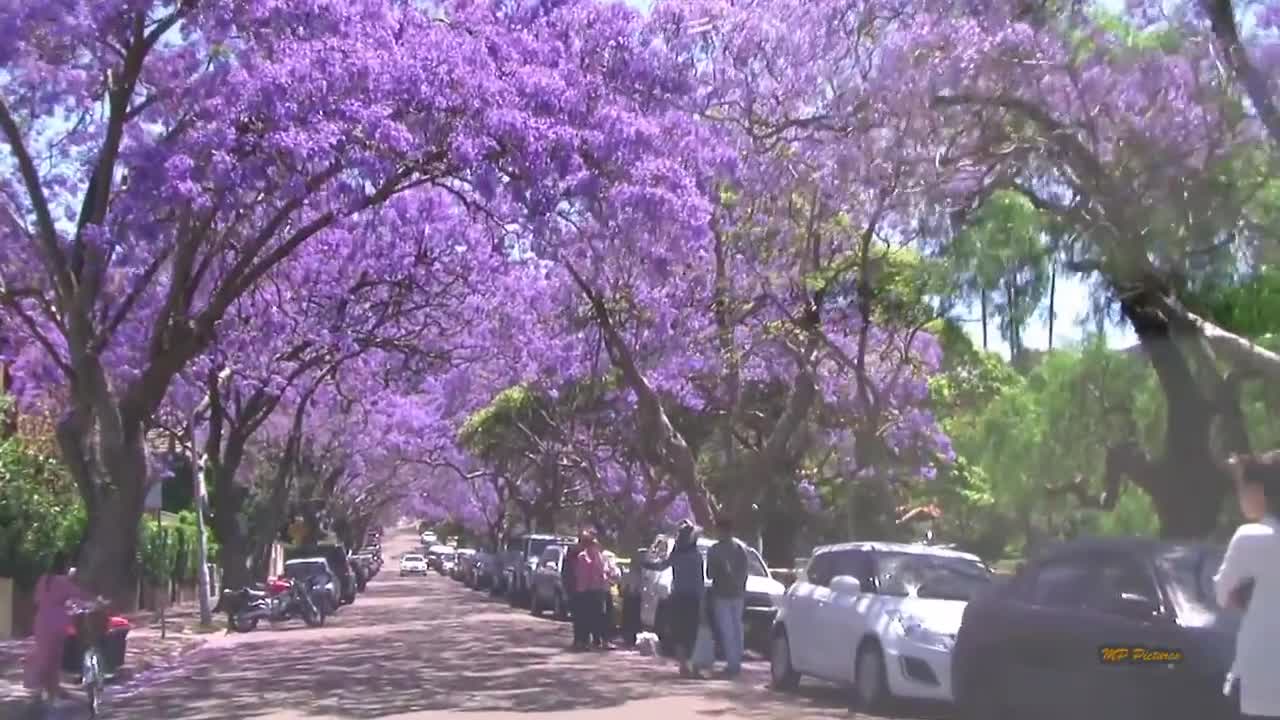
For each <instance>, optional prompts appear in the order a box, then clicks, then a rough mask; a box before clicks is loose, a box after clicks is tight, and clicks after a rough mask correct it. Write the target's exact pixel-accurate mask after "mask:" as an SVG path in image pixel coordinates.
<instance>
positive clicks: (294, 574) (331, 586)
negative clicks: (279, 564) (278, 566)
mask: <svg viewBox="0 0 1280 720" xmlns="http://www.w3.org/2000/svg"><path fill="white" fill-rule="evenodd" d="M284 576H285V577H287V578H289V579H290V580H301V581H306V580H309V579H311V578H318V580H317V584H318V585H319V586H320V587H321V588H323V589H324V599H325V601H326V605H325V607H324V608H323V610H324V612H325V613H326V614H328V613H334V612H337V611H338V606H339V605H341V604H342V593H341V592H340V591H339V590H338V578H337V575H335V574H334V572H333V568H331V567H329V561H328V560H326V559H324V558H323V557H310V558H297V559H295V560H289V561H288V562H286V563H285V564H284Z"/></svg>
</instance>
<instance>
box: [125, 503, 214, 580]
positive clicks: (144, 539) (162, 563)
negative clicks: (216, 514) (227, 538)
mask: <svg viewBox="0 0 1280 720" xmlns="http://www.w3.org/2000/svg"><path fill="white" fill-rule="evenodd" d="M206 538H207V542H208V551H209V557H211V558H213V557H217V553H218V545H217V542H216V541H215V540H214V539H213V538H212V537H211V536H210V535H208V534H206ZM138 563H139V566H140V567H141V568H142V574H143V577H144V578H145V579H146V580H147V582H149V583H151V584H154V585H159V584H163V583H164V582H165V581H172V582H174V583H178V584H184V585H189V584H192V583H194V582H195V581H196V575H197V573H198V572H199V567H200V550H199V546H198V536H197V527H196V515H195V512H193V511H190V510H188V511H184V512H181V513H178V515H177V522H173V523H160V524H157V523H156V521H155V520H154V519H153V518H144V519H143V521H142V526H141V527H140V528H139V529H138Z"/></svg>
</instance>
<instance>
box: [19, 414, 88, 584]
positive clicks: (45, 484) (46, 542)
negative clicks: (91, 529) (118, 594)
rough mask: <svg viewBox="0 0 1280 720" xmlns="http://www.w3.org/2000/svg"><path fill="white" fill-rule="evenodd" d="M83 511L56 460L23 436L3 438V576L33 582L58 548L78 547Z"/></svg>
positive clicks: (73, 486) (69, 549)
mask: <svg viewBox="0 0 1280 720" xmlns="http://www.w3.org/2000/svg"><path fill="white" fill-rule="evenodd" d="M84 527H85V514H84V508H83V506H82V505H81V503H80V498H79V496H78V494H77V492H76V488H75V485H74V483H72V481H71V480H70V479H69V478H68V477H67V476H66V474H65V473H63V471H62V468H61V467H59V465H58V463H57V461H56V460H54V459H53V458H51V457H47V456H44V455H41V454H40V453H38V452H36V451H35V450H34V449H32V448H31V447H30V445H28V444H27V443H26V442H25V441H24V440H23V439H21V438H19V437H10V438H5V439H2V440H0V576H5V577H12V578H14V579H15V580H16V581H17V582H18V584H19V585H20V586H22V587H30V586H31V585H32V584H34V582H35V580H36V579H37V578H39V577H40V575H41V574H42V573H43V572H44V571H45V570H46V569H47V568H48V567H49V563H50V562H51V561H52V559H53V556H54V555H55V554H56V553H58V552H60V551H61V552H65V553H68V554H72V553H74V552H75V551H76V548H77V545H78V544H79V541H80V538H81V536H82V534H83V532H84Z"/></svg>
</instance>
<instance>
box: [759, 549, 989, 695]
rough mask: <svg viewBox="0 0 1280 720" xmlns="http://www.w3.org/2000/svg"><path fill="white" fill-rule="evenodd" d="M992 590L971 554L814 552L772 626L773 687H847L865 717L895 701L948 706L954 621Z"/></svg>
mask: <svg viewBox="0 0 1280 720" xmlns="http://www.w3.org/2000/svg"><path fill="white" fill-rule="evenodd" d="M993 582H994V575H993V574H992V572H991V570H990V568H988V567H987V566H986V565H985V564H984V563H983V562H982V560H981V559H980V558H978V556H976V555H971V554H969V553H963V552H958V551H955V550H948V549H944V548H938V547H934V546H930V545H923V544H921V545H906V544H900V543H880V542H855V543H846V544H843V545H829V546H826V547H821V548H818V549H817V550H815V551H814V553H813V556H812V558H811V559H810V560H809V563H808V565H807V567H806V568H805V570H804V572H803V573H801V575H800V577H799V578H798V579H797V580H796V582H795V583H794V584H792V586H791V588H790V589H789V590H788V591H787V594H786V596H785V598H784V600H783V604H782V608H781V609H780V611H779V613H778V620H777V622H776V623H775V624H774V629H773V642H772V647H771V649H770V653H769V655H770V666H771V669H772V676H773V684H774V686H775V687H777V688H779V689H791V688H794V687H795V685H796V684H797V683H798V682H799V680H800V676H801V675H808V676H810V677H816V678H819V679H822V680H826V681H828V682H833V683H837V684H840V685H844V686H846V687H850V688H852V689H853V700H854V702H855V703H856V705H857V706H858V707H859V708H860V709H866V710H871V711H875V710H878V709H880V708H882V707H883V706H884V705H885V704H886V703H887V702H888V701H889V700H891V699H893V698H910V699H916V700H936V701H945V702H950V701H951V700H952V695H951V648H952V646H953V644H954V642H955V637H956V632H957V631H958V630H959V629H960V617H961V615H962V614H963V613H964V608H965V605H966V604H967V603H968V601H969V600H970V598H971V597H973V595H974V594H975V593H976V592H978V591H979V590H981V589H984V588H986V587H988V586H989V585H991V584H992V583H993Z"/></svg>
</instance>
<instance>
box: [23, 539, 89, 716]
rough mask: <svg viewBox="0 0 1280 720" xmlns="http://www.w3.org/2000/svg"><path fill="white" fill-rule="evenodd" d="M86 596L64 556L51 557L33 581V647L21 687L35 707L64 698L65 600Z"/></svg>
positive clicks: (24, 667)
mask: <svg viewBox="0 0 1280 720" xmlns="http://www.w3.org/2000/svg"><path fill="white" fill-rule="evenodd" d="M87 597H88V596H87V595H85V593H84V592H82V591H81V590H80V587H79V586H78V585H76V583H75V581H74V580H73V579H72V575H71V573H70V572H69V571H68V562H67V556H66V554H65V553H61V552H60V553H57V554H56V555H54V557H53V562H52V564H51V565H50V567H49V571H48V572H46V573H45V574H44V575H41V576H40V579H39V580H37V581H36V587H35V605H36V618H35V645H33V646H32V648H31V652H30V653H28V654H27V657H26V663H25V664H24V666H23V685H24V686H25V687H26V688H27V689H28V690H32V691H34V692H35V695H34V697H33V698H32V700H33V701H34V702H35V703H36V704H39V703H40V702H41V701H42V700H44V699H45V698H46V697H47V698H48V700H49V702H51V703H52V702H54V701H55V700H57V699H59V698H64V697H66V691H64V690H63V689H62V649H63V645H64V643H66V640H67V626H68V625H70V624H71V615H70V613H68V612H67V601H68V600H85V599H87Z"/></svg>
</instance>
